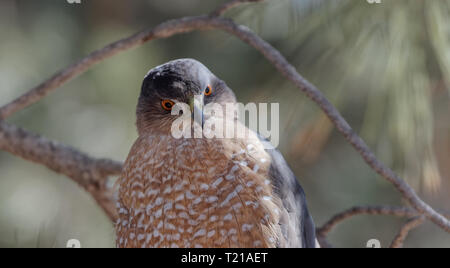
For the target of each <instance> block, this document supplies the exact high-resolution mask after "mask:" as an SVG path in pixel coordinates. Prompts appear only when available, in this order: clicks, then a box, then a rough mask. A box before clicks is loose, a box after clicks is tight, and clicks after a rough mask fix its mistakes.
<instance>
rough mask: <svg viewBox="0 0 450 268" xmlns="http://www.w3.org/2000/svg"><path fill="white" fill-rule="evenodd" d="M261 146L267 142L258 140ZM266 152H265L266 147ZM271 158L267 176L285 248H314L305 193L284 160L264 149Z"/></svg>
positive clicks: (312, 226) (279, 155) (277, 152)
mask: <svg viewBox="0 0 450 268" xmlns="http://www.w3.org/2000/svg"><path fill="white" fill-rule="evenodd" d="M260 140H261V142H263V143H264V144H267V143H268V141H267V140H265V139H263V138H261V137H260ZM266 148H268V147H267V146H266ZM266 152H267V153H268V154H269V155H270V157H271V166H270V170H269V176H270V179H271V180H272V184H273V186H274V191H275V194H276V195H277V196H278V197H279V198H280V199H281V201H282V203H283V211H282V215H281V219H280V226H281V230H282V233H283V236H284V241H280V246H285V247H305V248H314V247H316V234H315V226H314V222H313V220H312V217H311V215H310V214H309V211H308V206H307V203H306V197H305V192H304V191H303V188H302V187H301V186H300V183H299V182H298V180H297V178H296V177H295V175H294V173H293V172H292V170H291V169H290V168H289V166H288V164H287V163H286V160H285V159H284V158H283V156H282V154H281V153H280V151H278V150H277V149H276V148H273V149H266Z"/></svg>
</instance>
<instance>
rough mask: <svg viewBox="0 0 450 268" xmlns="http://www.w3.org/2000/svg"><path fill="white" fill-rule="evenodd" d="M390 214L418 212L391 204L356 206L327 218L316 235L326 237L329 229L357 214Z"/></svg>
mask: <svg viewBox="0 0 450 268" xmlns="http://www.w3.org/2000/svg"><path fill="white" fill-rule="evenodd" d="M362 214H366V215H390V216H396V217H415V216H417V215H418V214H419V213H418V212H417V211H416V210H414V209H412V208H407V207H393V206H357V207H352V208H350V209H347V210H345V211H343V212H340V213H338V214H336V215H335V216H333V217H332V218H331V219H330V220H328V221H327V222H326V223H325V224H324V225H322V227H320V228H317V231H316V233H317V236H318V237H326V236H327V235H328V234H329V233H330V232H331V230H332V229H333V228H334V227H336V225H338V224H339V223H341V222H343V221H344V220H346V219H348V218H351V217H353V216H357V215H362Z"/></svg>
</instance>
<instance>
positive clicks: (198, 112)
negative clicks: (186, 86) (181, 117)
mask: <svg viewBox="0 0 450 268" xmlns="http://www.w3.org/2000/svg"><path fill="white" fill-rule="evenodd" d="M189 107H190V108H191V114H192V120H193V121H194V122H197V124H199V125H200V126H202V128H203V124H204V115H203V96H200V95H197V96H193V97H191V98H190V99H189Z"/></svg>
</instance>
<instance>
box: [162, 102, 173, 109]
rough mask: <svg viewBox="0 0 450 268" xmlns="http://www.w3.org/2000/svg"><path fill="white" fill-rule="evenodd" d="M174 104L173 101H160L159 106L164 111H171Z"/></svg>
mask: <svg viewBox="0 0 450 268" xmlns="http://www.w3.org/2000/svg"><path fill="white" fill-rule="evenodd" d="M174 104H175V103H174V102H173V101H171V100H163V101H161V106H162V107H163V109H164V110H166V111H171V110H172V107H173V105H174Z"/></svg>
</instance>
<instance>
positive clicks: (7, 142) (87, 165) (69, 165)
mask: <svg viewBox="0 0 450 268" xmlns="http://www.w3.org/2000/svg"><path fill="white" fill-rule="evenodd" d="M0 149H2V150H5V151H7V152H10V153H11V154H14V155H16V156H19V157H22V158H23V159H26V160H28V161H32V162H35V163H38V164H41V165H44V166H46V167H47V168H49V169H51V170H53V171H55V172H57V173H60V174H64V175H66V176H67V177H69V178H71V179H72V180H73V181H75V182H76V183H78V184H79V185H80V186H81V187H83V188H84V189H85V190H87V191H88V192H90V193H91V194H92V196H93V197H94V199H95V200H96V201H97V203H98V204H99V205H100V206H101V207H102V208H103V209H104V210H105V212H106V213H107V214H108V216H109V217H110V218H111V219H114V218H115V217H116V215H115V213H116V212H115V207H114V202H112V199H111V196H112V195H111V194H110V193H109V191H108V190H107V189H106V184H105V183H106V178H107V177H108V176H110V175H118V174H120V171H121V168H122V164H121V163H119V162H115V161H112V160H107V159H95V158H92V157H89V156H87V155H85V154H83V153H81V152H79V151H77V150H75V149H73V148H71V147H68V146H65V145H62V144H59V143H56V142H54V141H50V140H48V139H46V138H44V137H41V136H38V135H34V134H31V133H29V132H27V131H25V130H23V129H21V128H18V127H15V126H13V125H10V124H8V123H6V122H4V121H0Z"/></svg>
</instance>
